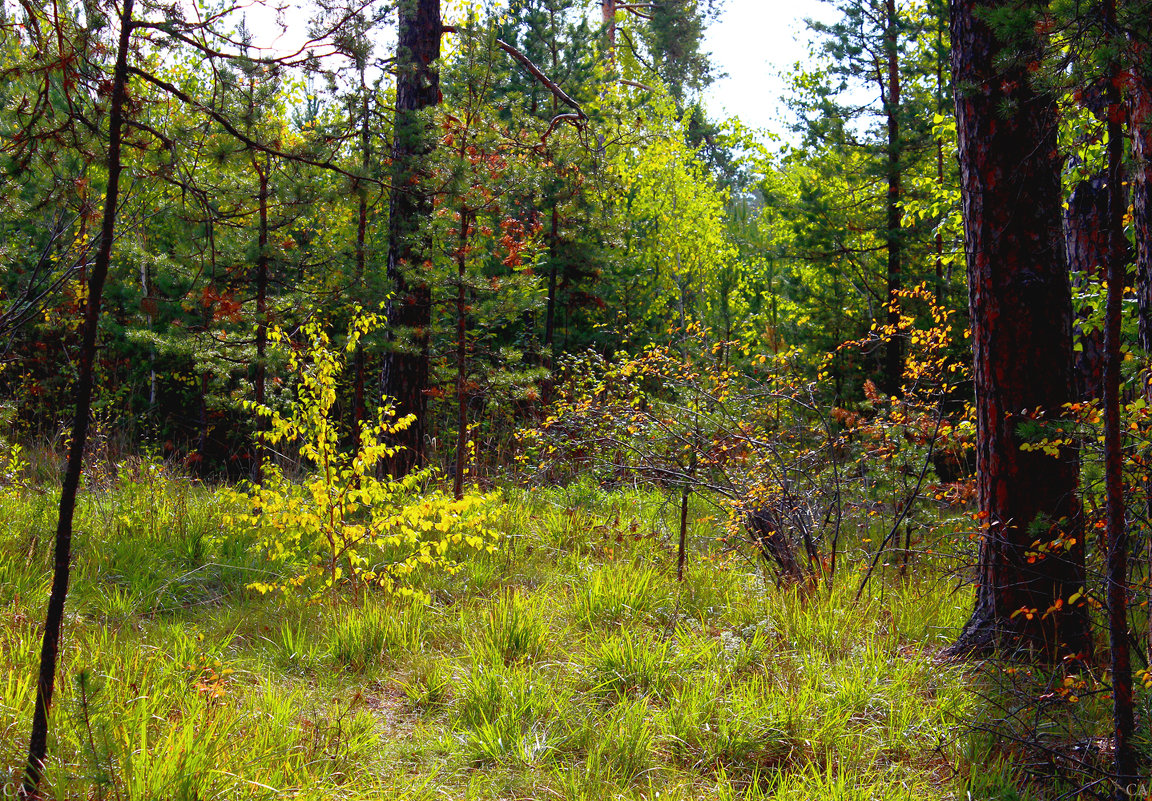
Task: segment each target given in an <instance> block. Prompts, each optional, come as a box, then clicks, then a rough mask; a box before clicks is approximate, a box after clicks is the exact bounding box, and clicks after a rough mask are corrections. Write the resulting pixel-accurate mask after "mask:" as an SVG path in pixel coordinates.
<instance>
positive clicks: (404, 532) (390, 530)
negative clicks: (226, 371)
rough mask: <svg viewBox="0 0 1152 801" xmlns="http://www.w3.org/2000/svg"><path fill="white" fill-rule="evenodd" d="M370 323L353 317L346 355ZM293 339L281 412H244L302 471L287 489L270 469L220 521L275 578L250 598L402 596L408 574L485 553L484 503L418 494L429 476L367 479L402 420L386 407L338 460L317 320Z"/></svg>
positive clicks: (258, 584) (335, 356)
mask: <svg viewBox="0 0 1152 801" xmlns="http://www.w3.org/2000/svg"><path fill="white" fill-rule="evenodd" d="M377 324H378V318H377V317H375V316H374V315H362V316H359V317H357V318H356V321H355V322H354V324H353V327H352V329H351V331H350V332H349V335H348V344H347V345H346V350H347V351H349V352H351V351H353V350H355V348H356V345H357V343H358V342H359V339H360V337H361V336H362V335H363V334H364V333H365V332H367V331H369V330H371V329H372V328H373V327H374V326H375V325H377ZM301 335H302V337H303V340H304V342H303V345H302V347H301V348H300V349H299V350H296V349H293V350H291V351H290V352H289V353H288V363H289V366H290V368H291V369H292V371H293V372H294V373H295V375H296V378H297V387H296V399H295V402H294V403H292V404H291V406H290V408H289V410H288V412H287V414H282V413H281V412H279V411H277V410H273V409H269V408H268V407H258V406H255V405H254V404H252V405H250V408H251V409H252V410H253V411H254V412H255V413H256V414H259V415H261V416H263V417H265V418H267V419H268V421H269V427H268V430H267V431H266V432H265V433H264V434H263V435H262V437H263V439H264V441H265V442H266V443H267V444H268V445H270V446H276V447H284V446H288V445H291V446H293V447H295V448H296V449H297V451H298V453H299V456H300V459H301V460H302V462H303V463H304V464H305V465H307V466H308V467H309V468H311V469H312V472H311V473H310V474H309V475H307V476H306V477H304V478H303V479H302V480H300V481H292V480H290V479H289V478H288V477H287V476H286V475H285V473H284V470H283V469H282V468H281V467H280V466H279V465H276V464H270V465H268V466H267V467H266V469H265V477H264V481H263V482H262V483H261V484H258V485H256V486H253V487H251V488H249V490H248V491H247V492H245V493H240V494H233V495H232V496H231V497H232V498H233V499H234V500H235V501H236V502H237V503H244V504H245V505H247V506H248V508H249V509H250V510H251V511H250V512H248V513H246V514H243V515H238V516H235V517H233V518H231V520H230V523H232V524H235V525H238V526H240V527H242V528H248V529H250V530H252V531H253V532H255V534H256V536H257V538H258V541H259V545H260V547H261V548H262V549H263V550H264V551H265V552H266V554H267V556H268V558H269V559H270V560H271V561H272V562H273V563H274V564H277V565H280V567H281V571H282V573H281V577H280V578H277V579H274V580H271V581H255V582H252V584H250V585H249V586H251V587H252V588H253V589H256V590H259V591H260V592H269V591H272V590H280V591H292V590H295V588H302V589H303V590H304V591H305V592H311V593H315V592H318V591H319V590H320V589H327V590H329V591H335V590H336V589H337V588H338V587H339V586H340V585H342V584H352V585H353V586H360V587H366V586H377V587H381V588H383V589H385V590H389V591H392V590H395V591H398V592H401V593H405V594H412V593H413V592H414V590H413V589H412V588H411V587H407V586H402V585H400V584H399V583H398V582H399V581H401V580H402V579H403V578H404V577H406V576H408V575H410V574H411V573H412V572H413V571H414V570H416V569H417V568H418V567H428V566H432V567H436V568H439V569H445V570H452V569H454V568H455V565H456V562H455V560H454V554H455V553H456V552H458V551H459V550H460V549H461V548H463V549H471V550H483V549H491V548H494V547H495V545H494V541H495V535H494V534H493V532H491V531H490V530H489V529H488V528H487V527H486V525H485V523H484V507H485V504H486V503H488V501H489V499H487V498H483V497H480V496H468V497H465V498H464V499H462V500H459V501H457V500H453V499H451V498H449V497H448V496H445V495H443V494H440V493H437V492H431V493H427V494H424V495H423V496H420V495H419V494H418V490H419V488H420V487H421V486H422V485H423V484H425V483H426V482H427V481H429V480H430V478H431V476H432V473H431V471H429V470H425V471H416V472H412V473H410V474H409V475H407V476H405V477H404V478H402V479H393V478H391V477H388V478H384V479H381V478H378V477H377V475H376V472H375V471H376V468H377V465H378V463H379V462H380V461H381V459H383V458H384V457H387V456H390V455H392V454H394V453H395V447H394V446H391V445H388V444H387V442H386V440H387V437H389V436H391V435H394V434H396V433H397V432H399V431H401V430H403V429H404V428H405V427H406V426H407V425H408V424H409V423H410V422H411V420H410V419H409V418H404V419H400V420H394V419H391V418H392V413H391V407H390V406H386V407H382V408H381V409H380V411H379V414H378V416H377V419H376V420H375V421H374V422H370V423H365V424H364V425H362V426H361V429H360V431H359V435H358V438H357V441H358V443H359V447H358V449H357V450H356V452H355V453H351V454H345V453H343V451H342V449H341V446H340V436H339V429H338V425H337V422H336V421H335V420H334V419H333V416H332V407H333V406H334V404H335V402H336V379H337V376H338V374H339V372H340V370H341V357H340V354H339V353H338V352H337V351H336V350H334V349H333V348H332V347H331V346H330V340H329V337H328V335H327V334H326V333H325V332H324V330H323V327H322V326H321V324H320V323H319V322H317V321H313V322H310V323H308V324H306V325H305V326H304V328H303V329H302V332H301ZM271 339H272V341H273V342H284V341H285V335H284V334H283V332H281V331H279V330H278V329H274V330H273V332H272V334H271Z"/></svg>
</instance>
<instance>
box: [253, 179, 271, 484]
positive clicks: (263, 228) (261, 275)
mask: <svg viewBox="0 0 1152 801" xmlns="http://www.w3.org/2000/svg"><path fill="white" fill-rule="evenodd" d="M252 165H253V166H254V167H255V168H256V172H257V174H258V175H259V177H260V195H259V203H260V230H259V232H258V234H257V241H256V246H257V248H258V252H257V256H256V365H255V367H256V370H255V376H254V377H253V379H252V389H253V392H252V400H253V401H255V403H256V405H257V406H263V405H264V401H265V398H266V395H265V386H264V384H265V376H266V374H267V365H266V359H267V355H268V172H269V169H270V166H271V165H270V163H269V161H267V160H266V161H265V162H264V165H263V166H261V165H260V163H259V160H258V158H257V157H253V159H252ZM264 429H265V425H264V417H263V416H260V415H257V417H256V442H255V443H254V444H253V452H252V476H251V478H252V483H253V484H259V483H261V482H262V481H263V480H264V459H265V456H266V454H267V450H268V449H267V446H266V445H265V444H264V440H263V439H262V438H261V435H262V434H263V432H264Z"/></svg>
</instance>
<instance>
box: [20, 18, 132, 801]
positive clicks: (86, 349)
mask: <svg viewBox="0 0 1152 801" xmlns="http://www.w3.org/2000/svg"><path fill="white" fill-rule="evenodd" d="M132 3H133V0H124V5H123V8H122V10H121V13H120V41H119V44H118V46H117V49H116V66H115V68H114V70H113V73H112V92H111V98H110V101H109V111H108V162H107V164H108V188H107V190H106V191H105V194H104V216H103V221H102V223H101V226H100V245H99V247H98V248H97V250H96V258H95V259H94V261H93V263H92V270H91V272H90V273H89V275H88V303H87V306H86V308H85V310H84V333H83V340H82V342H81V346H80V360H79V373H78V377H77V380H76V395H75V397H76V417H75V419H74V420H73V421H72V443H71V445H70V446H69V449H68V466H67V468H66V470H65V472H64V481H63V483H62V486H61V490H60V507H59V516H58V518H57V522H56V544H55V554H54V557H55V558H54V565H53V569H52V590H51V592H50V593H49V596H48V610H47V612H46V614H45V616H44V637H43V640H42V641H41V644H40V670H39V673H38V676H37V680H36V701H35V706H34V708H33V712H32V731H31V734H30V736H29V742H28V763H27V765H26V766H25V772H24V784H23V787H22V792H23V794H24V796H25V797H27V798H40V781H41V779H42V778H43V776H44V757H45V755H46V753H47V749H48V714H49V711H50V710H51V707H52V695H53V692H54V690H55V687H56V657H57V655H58V653H59V650H60V626H61V623H62V622H63V620H64V601H65V599H66V598H67V596H68V579H69V573H70V567H71V560H72V517H73V514H74V513H75V510H76V494H77V491H78V490H79V487H80V475H81V472H82V471H83V466H84V445H85V443H86V441H87V439H88V415H89V413H90V412H91V410H92V384H93V371H94V367H95V361H96V334H97V331H98V329H99V327H100V302H101V298H102V297H103V294H104V282H105V280H106V278H107V276H108V265H109V263H110V261H111V259H112V243H113V240H114V239H115V234H116V211H117V197H118V195H119V192H120V168H121V164H120V150H121V133H122V132H121V128H122V125H123V118H124V104H125V101H126V99H127V97H128V48H129V45H130V43H131V40H132V29H133V23H132Z"/></svg>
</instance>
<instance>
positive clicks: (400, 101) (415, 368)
mask: <svg viewBox="0 0 1152 801" xmlns="http://www.w3.org/2000/svg"><path fill="white" fill-rule="evenodd" d="M397 10H398V15H399V22H400V26H399V27H400V36H399V41H398V42H397V46H396V124H395V128H394V131H393V138H392V193H391V198H390V202H389V206H388V212H389V213H388V278H389V280H390V281H391V282H392V286H393V293H394V294H393V297H392V299H391V301H390V302H389V305H388V323H389V326H390V328H391V329H392V331H393V332H396V331H403V332H404V334H405V337H406V338H407V339H408V340H409V341H407V342H396V341H395V339H394V341H393V348H392V350H391V351H390V352H389V353H388V354H387V355H386V357H385V359H384V369H383V375H382V382H381V383H382V385H383V390H384V394H385V395H387V396H388V397H391V398H394V399H395V401H396V406H397V412H398V413H399V414H400V415H401V416H405V415H413V416H414V417H415V422H413V423H412V425H410V426H409V427H408V428H407V429H405V431H403V432H402V433H401V434H400V435H399V437H398V442H397V444H399V445H401V446H403V448H402V450H400V451H399V452H398V453H397V454H396V456H394V457H393V458H392V459H390V460H389V465H388V468H389V470H390V471H391V473H392V474H393V475H396V476H399V475H403V474H406V473H408V472H409V471H410V470H411V469H412V468H413V467H415V466H416V465H418V464H420V463H422V462H423V458H424V453H423V444H424V431H425V426H426V420H425V418H426V416H427V414H426V412H427V407H428V402H427V396H426V395H425V391H426V390H427V389H428V373H429V370H428V360H429V330H428V329H429V327H430V326H431V324H432V293H431V289H430V288H429V286H428V284H427V283H426V281H425V280H424V276H426V274H427V265H428V264H429V263H430V262H431V258H432V243H431V236H430V233H429V230H428V222H429V221H430V219H431V217H432V187H431V186H430V185H429V176H428V156H429V155H430V154H431V153H432V151H433V150H435V148H436V131H435V128H434V126H433V124H432V121H431V119H430V118H429V117H428V109H430V108H432V107H433V106H435V105H436V104H437V103H439V102H440V73H439V71H438V68H437V65H436V61H437V60H438V59H439V58H440V35H441V33H442V30H443V26H442V24H441V21H440V2H439V0H400V3H399V6H398V9H397Z"/></svg>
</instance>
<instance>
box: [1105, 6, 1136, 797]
mask: <svg viewBox="0 0 1152 801" xmlns="http://www.w3.org/2000/svg"><path fill="white" fill-rule="evenodd" d="M1104 33H1105V36H1106V37H1108V38H1109V39H1112V40H1113V42H1114V43H1115V44H1116V45H1120V44H1121V43H1120V42H1119V41H1118V37H1117V30H1116V0H1105V3H1104ZM1116 52H1117V50H1113V53H1114V54H1115V53H1116ZM1120 72H1121V70H1120V63H1119V61H1118V60H1117V57H1116V55H1113V56H1112V58H1111V59H1110V60H1109V64H1108V75H1107V77H1108V82H1107V100H1108V173H1107V192H1108V195H1107V206H1106V208H1107V212H1108V213H1107V216H1106V217H1105V219H1106V231H1107V240H1108V250H1107V253H1106V262H1105V263H1106V264H1107V273H1106V275H1107V278H1108V299H1107V306H1106V310H1105V315H1104V318H1105V324H1104V350H1105V353H1104V394H1103V399H1104V487H1105V495H1106V497H1107V504H1106V509H1107V517H1108V520H1107V535H1108V562H1107V580H1108V650H1109V663H1110V664H1109V666H1110V667H1111V673H1112V720H1113V724H1114V727H1115V728H1114V734H1115V739H1114V740H1113V742H1114V744H1115V749H1114V752H1113V753H1114V778H1115V781H1116V788H1115V792H1114V796H1115V797H1116V798H1128V797H1129V796H1130V792H1129V790H1128V788H1129V787H1134V786H1135V784H1136V752H1135V749H1134V748H1133V742H1132V735H1133V731H1134V715H1133V696H1132V661H1131V648H1130V645H1129V640H1130V634H1129V631H1128V529H1127V524H1126V520H1125V518H1126V511H1127V510H1126V508H1125V501H1124V475H1123V469H1124V464H1123V455H1122V453H1121V448H1122V447H1123V442H1122V437H1121V432H1120V359H1121V353H1120V337H1121V333H1120V322H1121V316H1122V306H1123V303H1124V287H1125V286H1126V285H1127V283H1128V281H1127V277H1128V276H1127V272H1128V270H1127V266H1128V258H1127V256H1128V253H1127V250H1128V248H1127V244H1128V243H1127V239H1126V238H1125V236H1124V213H1125V211H1126V210H1127V208H1128V198H1127V192H1126V191H1125V190H1124V167H1123V161H1124V152H1123V143H1124V134H1123V131H1122V130H1121V113H1122V106H1121V104H1120Z"/></svg>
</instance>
